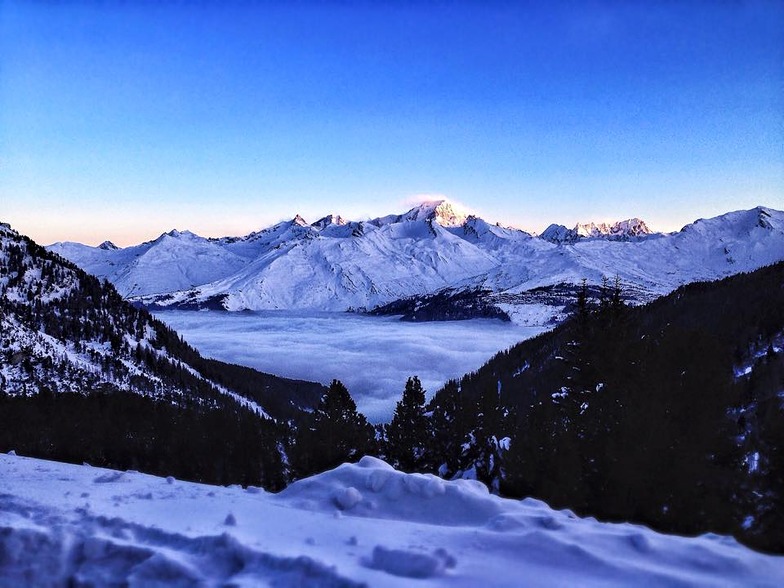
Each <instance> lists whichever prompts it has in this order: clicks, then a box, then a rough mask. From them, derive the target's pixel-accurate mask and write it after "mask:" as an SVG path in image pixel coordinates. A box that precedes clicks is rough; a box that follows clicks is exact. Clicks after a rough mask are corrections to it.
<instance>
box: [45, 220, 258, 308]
mask: <svg viewBox="0 0 784 588" xmlns="http://www.w3.org/2000/svg"><path fill="white" fill-rule="evenodd" d="M47 249H49V250H50V251H52V252H54V253H58V254H60V255H62V256H63V257H65V258H66V259H68V260H71V261H74V262H75V263H76V264H77V265H78V266H80V267H81V268H82V269H83V270H85V271H86V272H88V273H91V274H93V275H96V276H99V277H102V278H106V279H108V280H109V281H111V282H112V283H113V284H114V286H115V287H116V288H117V290H118V291H119V292H120V293H121V294H122V295H123V296H125V297H130V296H144V295H147V294H155V293H159V292H171V291H175V290H184V289H187V288H192V287H194V286H198V285H200V284H205V283H207V282H213V281H215V280H218V279H221V278H224V277H226V276H228V275H231V274H233V273H235V272H237V271H239V270H240V269H241V268H242V267H243V266H244V265H246V264H247V263H248V261H249V260H248V259H247V258H246V257H243V256H242V255H238V254H237V253H235V252H233V251H232V250H231V248H230V247H225V246H222V245H221V244H220V243H218V242H214V241H210V240H208V239H204V238H203V237H199V236H198V235H194V234H193V233H191V232H189V231H182V232H180V231H176V230H174V231H170V232H168V233H164V234H163V235H161V236H160V237H158V238H157V239H155V240H154V241H148V242H146V243H142V244H141V245H135V246H133V247H127V248H125V249H120V248H117V247H114V246H112V245H111V244H108V243H107V242H104V243H103V244H101V245H99V246H98V247H89V246H87V245H81V244H79V243H70V242H67V243H55V244H53V245H50V246H49V247H47Z"/></svg>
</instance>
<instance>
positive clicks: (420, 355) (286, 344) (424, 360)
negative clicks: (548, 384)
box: [156, 311, 545, 423]
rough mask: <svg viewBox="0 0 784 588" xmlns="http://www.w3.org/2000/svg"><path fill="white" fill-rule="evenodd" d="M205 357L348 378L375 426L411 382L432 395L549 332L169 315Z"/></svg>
mask: <svg viewBox="0 0 784 588" xmlns="http://www.w3.org/2000/svg"><path fill="white" fill-rule="evenodd" d="M156 316H157V317H158V318H159V319H161V320H162V321H164V322H165V323H167V324H168V325H170V326H171V327H172V328H174V329H175V330H176V331H177V332H178V333H180V334H181V335H182V336H183V337H185V339H186V341H188V342H189V343H191V344H192V345H193V346H195V347H196V348H197V349H198V350H199V351H200V352H201V353H202V354H203V355H206V356H209V357H214V358H216V359H220V360H222V361H227V362H231V363H236V364H241V365H247V366H250V367H253V368H256V369H258V370H260V371H263V372H267V373H272V374H276V375H280V376H286V377H289V378H299V379H304V380H312V381H316V382H322V383H324V384H329V382H330V381H331V380H332V379H333V378H337V379H339V380H341V381H342V382H343V383H344V384H345V385H346V387H347V388H348V389H349V391H350V392H351V395H352V396H353V397H354V399H355V400H356V403H357V406H358V408H359V410H360V411H361V412H363V413H364V414H365V415H366V416H367V417H368V419H369V420H370V421H372V422H374V423H376V422H384V421H388V420H389V419H390V418H391V415H392V412H393V411H394V408H395V403H396V402H397V401H398V400H399V399H400V396H401V394H402V393H403V388H404V387H405V384H406V379H407V378H408V377H409V376H414V375H415V376H419V379H420V380H421V381H422V385H423V386H424V387H425V389H426V390H427V392H428V398H430V396H431V395H432V394H433V393H434V392H436V390H438V388H440V387H441V386H442V385H443V384H444V383H445V382H446V381H447V380H449V379H451V378H457V377H459V376H461V375H463V374H465V373H467V372H470V371H473V370H475V369H477V368H479V367H480V366H481V365H482V364H484V363H485V362H486V361H487V360H488V359H490V357H492V356H493V355H494V354H495V353H496V352H498V351H501V350H502V349H506V348H507V347H510V346H511V345H513V344H514V343H517V342H518V341H522V340H523V339H527V338H530V337H533V336H535V335H537V334H538V333H540V332H542V331H543V330H545V329H544V327H521V326H517V325H514V324H512V323H504V322H501V321H498V320H489V319H477V320H470V321H449V322H429V323H405V322H401V321H400V320H398V318H397V317H370V316H363V315H357V314H348V313H302V312H290V311H261V312H235V313H230V312H217V311H201V312H194V311H164V312H159V313H156Z"/></svg>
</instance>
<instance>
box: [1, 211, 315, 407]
mask: <svg viewBox="0 0 784 588" xmlns="http://www.w3.org/2000/svg"><path fill="white" fill-rule="evenodd" d="M180 238H183V239H185V240H186V241H188V242H195V241H199V240H200V238H195V237H193V236H188V235H182V234H178V235H168V236H167V237H166V238H165V239H163V238H162V239H161V240H159V241H160V243H159V245H161V246H163V247H165V248H170V246H171V244H172V242H173V240H175V239H180ZM201 241H203V240H201ZM194 247H195V249H193V248H192V249H191V251H194V250H196V251H200V250H201V249H202V245H201V244H197V245H195V246H194ZM170 250H172V251H173V252H174V255H175V257H176V256H177V255H180V254H182V251H181V250H180V249H179V248H178V247H173V248H172V249H170ZM104 251H107V252H108V253H110V254H117V253H118V252H122V251H123V250H118V249H113V248H112V247H111V246H108V245H106V246H105V249H104ZM183 267H185V266H183ZM0 333H2V335H3V336H2V338H0V394H3V393H5V394H10V395H28V394H35V393H37V392H39V391H41V390H43V389H46V390H49V391H51V392H74V393H86V392H89V391H96V390H115V391H122V392H129V393H134V394H140V395H142V396H147V397H153V398H158V399H161V398H166V399H168V400H171V401H172V402H175V403H180V402H183V403H194V402H198V403H201V404H203V405H205V406H207V405H213V404H215V403H216V402H217V403H219V404H220V403H223V402H228V403H229V404H232V405H233V404H238V405H240V406H243V407H246V408H248V409H250V410H252V411H253V412H255V413H257V414H259V415H266V414H267V412H266V411H265V409H264V408H262V406H260V404H259V403H257V402H256V400H253V399H251V398H247V397H244V396H242V395H240V394H238V393H237V392H236V391H234V390H230V389H228V388H227V387H226V386H225V385H222V384H220V383H219V381H220V378H221V377H225V375H222V373H221V370H222V369H223V368H221V367H220V366H212V367H210V368H209V369H212V370H213V372H212V373H213V375H212V377H211V378H208V377H205V376H203V375H202V372H203V371H205V370H207V369H208V367H207V366H205V363H204V360H203V359H202V358H201V357H200V356H198V354H195V353H194V351H193V350H192V349H191V348H189V347H188V345H187V344H186V343H185V342H184V341H181V340H180V338H179V336H178V335H176V333H173V332H171V331H170V330H169V329H168V328H167V327H166V326H165V325H164V324H163V323H161V322H159V321H157V320H156V319H154V318H153V317H152V316H151V315H150V314H149V313H147V312H146V311H141V310H139V309H137V308H134V307H133V306H132V305H130V304H129V303H128V302H127V301H126V300H124V299H122V298H121V297H120V296H119V295H118V293H117V292H116V291H115V289H114V288H113V287H112V286H111V284H108V283H104V282H99V281H98V280H96V278H94V277H92V276H89V275H86V274H85V272H83V271H82V270H80V269H79V268H77V267H75V266H74V265H72V264H70V263H68V262H65V261H63V259H62V258H61V257H57V256H56V255H53V254H52V252H51V251H47V250H45V249H44V248H42V247H39V246H38V245H36V244H35V243H34V242H32V241H30V240H29V239H27V238H26V237H24V236H23V235H20V234H18V233H17V232H16V231H14V230H13V229H12V228H11V227H10V226H8V225H6V224H0ZM216 370H217V371H216ZM259 376H260V377H261V379H262V380H264V383H263V386H264V387H265V388H264V391H263V392H259V394H262V395H264V396H265V397H266V398H269V396H270V395H271V394H272V392H271V390H272V388H274V387H275V386H277V385H278V384H280V385H281V386H282V388H281V389H280V390H278V393H279V395H280V396H282V397H284V398H285V396H286V395H287V390H290V391H291V393H292V394H294V395H296V393H295V391H296V390H298V389H302V390H305V389H308V390H310V392H309V395H310V396H311V397H312V398H313V399H315V400H316V401H317V399H318V398H319V397H320V395H321V393H322V392H323V390H322V389H321V386H319V385H318V384H307V383H303V382H289V381H286V380H285V379H279V378H276V377H274V376H265V375H261V374H259ZM216 380H217V381H216ZM260 381H261V380H260ZM258 386H259V387H261V386H262V384H261V383H258ZM267 389H269V390H270V392H267V391H266V390H267Z"/></svg>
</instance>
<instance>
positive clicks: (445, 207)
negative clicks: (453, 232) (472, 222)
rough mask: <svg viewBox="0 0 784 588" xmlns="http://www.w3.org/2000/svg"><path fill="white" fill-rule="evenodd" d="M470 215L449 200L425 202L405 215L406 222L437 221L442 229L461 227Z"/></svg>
mask: <svg viewBox="0 0 784 588" xmlns="http://www.w3.org/2000/svg"><path fill="white" fill-rule="evenodd" d="M468 217H469V214H468V212H466V211H465V210H462V209H461V208H460V207H459V206H457V205H455V204H454V203H452V202H450V201H449V200H431V201H427V202H423V203H422V204H420V205H419V206H416V207H415V208H412V209H411V210H409V211H408V212H407V213H406V214H404V215H403V218H404V219H405V220H428V221H435V222H436V223H438V224H439V225H441V226H442V227H461V226H463V223H465V222H466V220H467V219H468Z"/></svg>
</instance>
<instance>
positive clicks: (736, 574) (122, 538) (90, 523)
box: [0, 455, 784, 587]
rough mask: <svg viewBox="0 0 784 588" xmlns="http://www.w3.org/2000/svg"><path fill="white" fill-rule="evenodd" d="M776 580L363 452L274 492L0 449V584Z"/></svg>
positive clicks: (740, 560)
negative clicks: (4, 452)
mask: <svg viewBox="0 0 784 588" xmlns="http://www.w3.org/2000/svg"><path fill="white" fill-rule="evenodd" d="M107 584H109V585H120V584H122V585H128V586H131V587H133V586H173V585H176V586H195V585H198V586H224V585H231V586H283V587H293V586H317V587H319V586H363V585H364V586H380V587H384V586H412V585H416V586H422V587H431V586H466V587H469V586H470V587H474V586H488V587H490V586H533V587H536V586H547V587H551V586H602V587H606V586H629V585H633V584H638V585H644V586H717V585H720V586H761V587H764V586H771V587H773V586H781V585H784V558H782V557H774V556H768V555H763V554H759V553H756V552H754V551H751V550H749V549H747V548H745V547H742V546H740V545H739V544H738V543H736V542H735V540H733V539H731V538H727V537H721V536H716V535H704V536H701V537H696V538H684V537H676V536H669V535H662V534H659V533H655V532H653V531H651V530H649V529H646V528H644V527H641V526H637V525H630V524H607V523H600V522H597V521H595V520H593V519H581V518H577V517H576V516H574V515H573V514H572V513H570V512H569V511H553V510H552V509H550V508H549V507H548V506H547V505H546V504H544V503H543V502H540V501H537V500H533V499H526V500H523V501H514V500H508V499H502V498H498V497H496V496H492V495H490V494H489V493H488V492H487V489H486V488H485V487H484V486H482V485H481V484H479V483H477V482H475V481H468V480H457V481H451V482H447V481H443V480H441V479H439V478H436V477H434V476H430V475H420V474H403V473H401V472H397V471H395V470H394V469H392V468H391V467H390V466H388V465H387V464H385V463H384V462H382V461H380V460H377V459H374V458H369V457H366V458H363V459H362V460H361V461H360V462H359V463H358V464H355V465H347V464H344V465H342V466H340V467H338V468H336V469H335V470H332V471H329V472H326V473H323V474H320V475H317V476H314V477H312V478H308V479H305V480H301V481H299V482H296V483H295V484H293V485H291V486H289V488H287V489H286V490H284V491H283V492H281V493H280V494H277V495H272V494H268V493H266V492H264V491H262V490H260V489H258V488H254V487H248V488H246V489H243V488H241V487H239V486H232V487H228V488H225V487H214V486H207V485H202V484H194V483H188V482H181V481H178V480H174V479H172V478H158V477H154V476H149V475H145V474H140V473H136V472H116V471H112V470H105V469H100V468H94V467H90V466H87V465H83V466H76V465H68V464H62V463H56V462H50V461H43V460H37V459H30V458H25V457H18V456H15V455H0V586H21V585H45V586H65V585H107Z"/></svg>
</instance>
